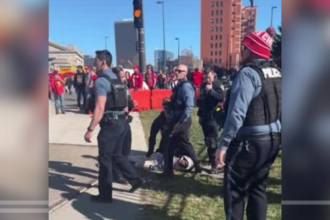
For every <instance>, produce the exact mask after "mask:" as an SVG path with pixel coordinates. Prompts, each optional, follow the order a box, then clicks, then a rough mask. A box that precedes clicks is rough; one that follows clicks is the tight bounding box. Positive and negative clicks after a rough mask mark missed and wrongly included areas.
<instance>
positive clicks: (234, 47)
mask: <svg viewBox="0 0 330 220" xmlns="http://www.w3.org/2000/svg"><path fill="white" fill-rule="evenodd" d="M250 12H251V14H252V12H253V13H254V15H253V16H251V18H253V21H252V22H251V19H250V20H248V18H249V17H248V16H246V15H247V13H248V14H250ZM242 16H243V17H242ZM242 18H243V20H242ZM246 21H249V23H246ZM255 21H256V8H255V7H253V8H251V7H242V3H241V0H201V59H202V60H203V61H204V63H211V64H214V65H217V66H219V67H224V68H236V69H237V68H238V67H239V61H240V50H241V39H242V34H244V33H245V32H244V31H248V30H249V29H251V30H254V29H255V23H256V22H255ZM248 25H249V27H248Z"/></svg>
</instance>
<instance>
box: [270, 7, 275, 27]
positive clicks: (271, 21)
mask: <svg viewBox="0 0 330 220" xmlns="http://www.w3.org/2000/svg"><path fill="white" fill-rule="evenodd" d="M276 8H277V7H276V6H273V7H272V17H271V19H270V26H273V15H274V9H276Z"/></svg>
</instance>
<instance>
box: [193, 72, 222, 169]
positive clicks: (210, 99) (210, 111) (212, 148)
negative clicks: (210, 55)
mask: <svg viewBox="0 0 330 220" xmlns="http://www.w3.org/2000/svg"><path fill="white" fill-rule="evenodd" d="M215 75H216V74H215V72H214V71H213V69H212V68H211V67H207V68H206V69H205V70H204V79H205V80H204V82H203V84H202V86H201V90H200V98H199V100H198V107H199V109H198V112H197V115H198V116H199V123H200V125H201V126H202V129H203V133H204V142H205V145H206V147H207V154H208V157H209V161H210V163H211V173H212V174H216V173H217V163H216V160H215V152H216V149H217V142H218V131H219V128H218V127H219V125H218V123H217V121H216V119H215V114H216V110H217V108H218V106H219V104H220V102H222V101H223V90H222V89H221V82H220V81H219V80H217V79H215Z"/></svg>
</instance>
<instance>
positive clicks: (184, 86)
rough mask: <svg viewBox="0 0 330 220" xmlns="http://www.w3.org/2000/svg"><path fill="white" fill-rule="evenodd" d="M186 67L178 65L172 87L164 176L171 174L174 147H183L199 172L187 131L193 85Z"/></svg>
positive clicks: (192, 106) (193, 95)
mask: <svg viewBox="0 0 330 220" xmlns="http://www.w3.org/2000/svg"><path fill="white" fill-rule="evenodd" d="M187 73H188V68H187V66H185V65H179V66H178V68H177V69H176V76H177V79H178V85H177V86H176V87H175V88H174V89H173V91H172V96H171V105H172V111H173V120H172V122H171V127H172V128H173V129H171V130H172V135H171V138H170V141H169V143H168V144H167V146H166V150H165V170H164V174H165V175H166V176H172V175H173V155H174V149H179V148H183V150H184V151H185V152H187V156H188V157H190V158H191V159H192V160H193V162H194V166H195V171H196V172H201V168H200V165H199V160H198V157H197V155H196V153H195V150H194V148H193V146H192V145H191V143H190V142H189V137H188V133H189V130H190V127H191V114H192V113H193V109H194V97H195V92H194V87H193V85H192V84H191V82H189V81H188V80H187Z"/></svg>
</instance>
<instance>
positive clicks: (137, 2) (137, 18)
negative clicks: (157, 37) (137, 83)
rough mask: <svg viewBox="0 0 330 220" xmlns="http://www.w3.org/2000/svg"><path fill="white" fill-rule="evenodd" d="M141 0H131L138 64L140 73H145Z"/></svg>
mask: <svg viewBox="0 0 330 220" xmlns="http://www.w3.org/2000/svg"><path fill="white" fill-rule="evenodd" d="M142 3H143V0H133V6H134V26H135V28H136V29H137V30H138V52H139V66H140V71H141V73H142V74H145V73H146V50H145V33H144V21H143V4H142Z"/></svg>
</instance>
